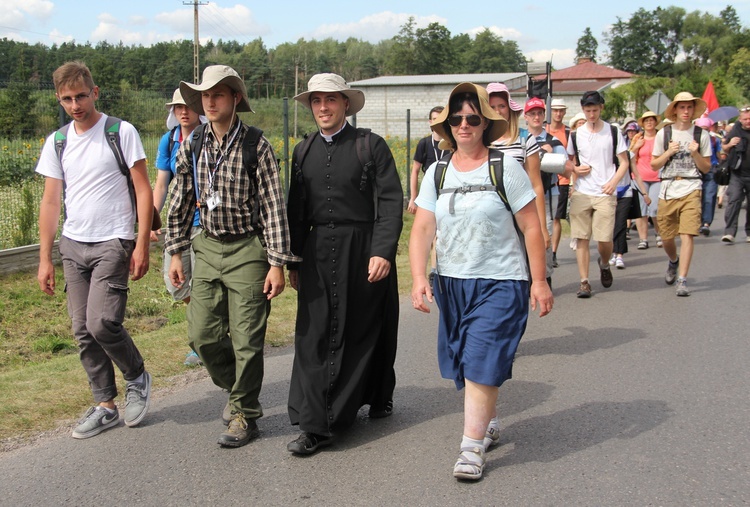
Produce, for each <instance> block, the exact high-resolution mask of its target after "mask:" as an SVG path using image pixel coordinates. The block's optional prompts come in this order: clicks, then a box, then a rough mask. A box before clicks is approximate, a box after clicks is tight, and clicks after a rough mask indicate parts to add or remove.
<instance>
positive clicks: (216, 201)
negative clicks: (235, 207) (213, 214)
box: [206, 194, 221, 211]
mask: <svg viewBox="0 0 750 507" xmlns="http://www.w3.org/2000/svg"><path fill="white" fill-rule="evenodd" d="M220 204H221V197H219V194H213V195H211V196H210V197H209V198H208V199H206V207H208V211H213V210H214V209H215V208H216V207H217V206H218V205H220Z"/></svg>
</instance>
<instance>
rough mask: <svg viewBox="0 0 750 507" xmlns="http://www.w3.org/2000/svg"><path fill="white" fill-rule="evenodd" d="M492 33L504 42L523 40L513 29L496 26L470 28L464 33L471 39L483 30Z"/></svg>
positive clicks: (521, 35)
mask: <svg viewBox="0 0 750 507" xmlns="http://www.w3.org/2000/svg"><path fill="white" fill-rule="evenodd" d="M488 29H489V31H490V32H492V33H493V34H495V35H497V36H498V37H502V38H503V39H504V40H512V41H516V42H521V40H522V39H523V38H524V37H523V34H522V33H521V32H519V31H518V30H516V29H515V28H500V27H497V26H478V27H476V28H471V29H470V30H467V31H466V33H468V34H469V35H470V36H472V37H476V36H477V34H478V33H480V32H484V31H485V30H488Z"/></svg>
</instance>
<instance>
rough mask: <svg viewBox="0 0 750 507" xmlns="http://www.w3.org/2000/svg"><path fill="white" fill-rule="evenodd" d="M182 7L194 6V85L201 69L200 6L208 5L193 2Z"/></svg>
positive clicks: (197, 1) (196, 0)
mask: <svg viewBox="0 0 750 507" xmlns="http://www.w3.org/2000/svg"><path fill="white" fill-rule="evenodd" d="M182 5H192V6H193V83H195V84H198V69H199V68H200V65H199V62H198V49H199V48H200V40H199V39H198V6H199V5H206V3H205V2H203V3H201V2H200V1H199V0H193V1H192V2H182Z"/></svg>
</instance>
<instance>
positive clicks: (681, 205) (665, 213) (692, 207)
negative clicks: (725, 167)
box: [651, 92, 711, 297]
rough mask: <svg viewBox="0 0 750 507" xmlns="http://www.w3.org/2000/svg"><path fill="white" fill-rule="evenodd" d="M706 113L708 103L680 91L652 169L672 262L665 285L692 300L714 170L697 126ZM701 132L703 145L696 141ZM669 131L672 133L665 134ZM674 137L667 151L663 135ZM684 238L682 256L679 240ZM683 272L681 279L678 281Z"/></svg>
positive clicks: (661, 230) (658, 217)
mask: <svg viewBox="0 0 750 507" xmlns="http://www.w3.org/2000/svg"><path fill="white" fill-rule="evenodd" d="M705 110H706V102H705V101H703V99H700V98H698V97H693V96H692V95H691V94H690V93H688V92H680V93H678V94H677V95H675V98H674V100H673V101H672V102H671V103H670V104H669V105H668V106H667V109H666V110H665V111H664V118H666V119H670V120H672V121H673V122H674V124H672V125H671V126H668V127H664V128H663V129H661V130H660V131H659V132H657V133H656V138H655V139H654V151H653V153H652V158H651V168H652V169H653V170H654V171H660V172H659V177H660V178H661V186H660V187H659V207H658V210H657V212H656V220H657V222H658V223H659V233H660V234H661V239H662V241H663V242H664V253H666V254H667V256H668V257H669V264H668V265H667V274H666V276H665V278H664V281H665V282H667V284H668V285H672V284H673V283H675V280H676V281H677V290H676V292H677V295H678V296H682V297H685V296H689V295H690V291H689V290H688V288H687V275H688V269H690V261H691V259H692V257H693V238H694V237H695V236H697V235H698V232H699V230H700V227H701V189H702V188H703V178H702V176H703V174H706V173H707V172H708V171H710V170H711V141H710V138H709V135H708V131H705V130H703V129H701V128H700V127H695V126H693V124H692V121H693V120H695V119H697V118H699V117H700V116H701V115H702V114H703V112H704V111H705ZM694 129H698V131H699V134H700V137H699V139H700V143H698V142H696V141H695V134H694ZM665 132H669V134H665ZM665 135H669V145H668V148H667V149H666V150H665V149H664V136H665ZM678 235H679V236H680V245H681V248H680V255H679V256H678V255H677V244H676V242H675V238H676V237H677V236H678ZM678 271H679V276H678Z"/></svg>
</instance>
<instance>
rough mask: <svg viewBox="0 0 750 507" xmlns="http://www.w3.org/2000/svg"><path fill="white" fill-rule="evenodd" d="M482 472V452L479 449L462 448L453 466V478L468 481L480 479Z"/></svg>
mask: <svg viewBox="0 0 750 507" xmlns="http://www.w3.org/2000/svg"><path fill="white" fill-rule="evenodd" d="M483 471H484V450H483V449H482V448H481V447H462V448H461V453H460V454H459V455H458V461H456V464H455V465H453V477H455V478H456V479H465V480H468V481H477V480H479V479H481V478H482V472H483Z"/></svg>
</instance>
